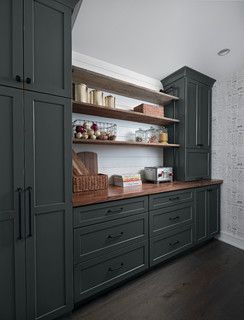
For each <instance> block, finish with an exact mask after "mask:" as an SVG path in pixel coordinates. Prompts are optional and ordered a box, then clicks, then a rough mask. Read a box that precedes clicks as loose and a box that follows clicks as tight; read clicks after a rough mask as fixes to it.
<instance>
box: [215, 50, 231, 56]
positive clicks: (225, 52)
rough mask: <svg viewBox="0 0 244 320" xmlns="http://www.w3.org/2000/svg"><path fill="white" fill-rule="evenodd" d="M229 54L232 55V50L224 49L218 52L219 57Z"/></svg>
mask: <svg viewBox="0 0 244 320" xmlns="http://www.w3.org/2000/svg"><path fill="white" fill-rule="evenodd" d="M228 53H230V49H228V48H225V49H222V50H220V51H219V52H218V55H219V56H226V55H227V54H228Z"/></svg>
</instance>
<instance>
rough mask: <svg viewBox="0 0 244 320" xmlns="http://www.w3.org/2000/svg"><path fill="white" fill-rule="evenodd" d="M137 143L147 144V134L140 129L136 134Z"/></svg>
mask: <svg viewBox="0 0 244 320" xmlns="http://www.w3.org/2000/svg"><path fill="white" fill-rule="evenodd" d="M135 137H136V142H146V132H145V131H144V130H142V129H141V128H139V129H138V130H136V132H135Z"/></svg>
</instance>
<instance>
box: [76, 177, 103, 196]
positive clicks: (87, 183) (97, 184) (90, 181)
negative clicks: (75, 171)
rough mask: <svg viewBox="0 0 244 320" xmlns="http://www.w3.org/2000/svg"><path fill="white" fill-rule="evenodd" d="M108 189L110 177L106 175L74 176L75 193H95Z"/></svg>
mask: <svg viewBox="0 0 244 320" xmlns="http://www.w3.org/2000/svg"><path fill="white" fill-rule="evenodd" d="M107 188H108V176H107V175H106V174H94V175H81V176H77V175H73V192H74V193H76V192H82V191H95V190H103V189H107Z"/></svg>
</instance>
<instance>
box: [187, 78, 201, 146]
mask: <svg viewBox="0 0 244 320" xmlns="http://www.w3.org/2000/svg"><path fill="white" fill-rule="evenodd" d="M197 98H198V83H197V82H195V81H193V80H188V81H187V105H186V122H185V125H186V132H187V135H186V146H187V147H195V146H196V144H197V122H196V121H197V105H198V100H197Z"/></svg>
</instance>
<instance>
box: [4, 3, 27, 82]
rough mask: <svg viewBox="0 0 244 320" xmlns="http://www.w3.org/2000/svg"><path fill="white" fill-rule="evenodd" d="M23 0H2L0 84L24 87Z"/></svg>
mask: <svg viewBox="0 0 244 320" xmlns="http://www.w3.org/2000/svg"><path fill="white" fill-rule="evenodd" d="M22 12H23V1H21V0H1V1H0V34H1V41H2V42H1V50H0V84H2V85H7V86H12V87H16V88H22V86H23V83H22V80H23V16H22Z"/></svg>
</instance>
